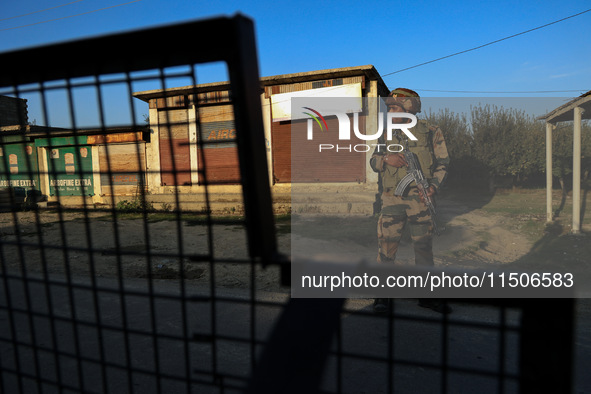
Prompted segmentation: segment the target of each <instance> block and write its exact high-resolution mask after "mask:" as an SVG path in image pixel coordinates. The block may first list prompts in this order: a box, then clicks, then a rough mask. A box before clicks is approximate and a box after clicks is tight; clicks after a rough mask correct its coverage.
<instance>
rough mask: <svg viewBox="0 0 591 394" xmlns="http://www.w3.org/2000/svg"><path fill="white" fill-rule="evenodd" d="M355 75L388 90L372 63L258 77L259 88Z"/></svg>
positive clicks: (174, 91)
mask: <svg viewBox="0 0 591 394" xmlns="http://www.w3.org/2000/svg"><path fill="white" fill-rule="evenodd" d="M355 75H364V76H366V77H367V78H368V79H370V80H377V81H378V85H379V88H378V89H379V90H383V91H384V92H385V91H388V87H387V86H386V84H385V83H384V81H383V79H382V77H381V76H380V74H379V73H378V72H377V70H376V69H375V67H374V66H373V65H365V66H356V67H343V68H331V69H326V70H317V71H306V72H301V73H293V74H282V75H273V76H270V77H262V78H261V79H260V83H261V89H263V88H264V87H265V86H272V85H282V84H289V83H299V82H308V81H314V80H322V79H333V78H343V77H350V76H355ZM228 89H230V83H229V82H227V81H224V82H213V83H204V84H199V85H195V86H183V87H178V88H170V89H166V95H167V96H173V95H181V94H195V93H204V92H211V91H216V90H228ZM164 92H165V91H164V90H163V89H156V90H146V91H142V92H136V93H134V94H133V95H134V97H137V98H138V99H140V100H143V101H146V102H147V101H149V100H150V99H154V98H160V97H163V96H164Z"/></svg>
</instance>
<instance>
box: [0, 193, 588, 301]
mask: <svg viewBox="0 0 591 394" xmlns="http://www.w3.org/2000/svg"><path fill="white" fill-rule="evenodd" d="M485 203H486V201H484V202H482V201H480V202H475V203H474V204H472V205H470V203H469V202H468V203H467V202H466V201H458V200H457V199H455V198H443V199H442V200H441V201H440V202H439V206H438V212H439V217H438V223H439V226H440V228H441V230H442V231H441V235H440V236H439V237H435V239H434V256H435V263H436V265H438V266H442V267H446V266H459V267H481V268H482V267H492V266H499V265H511V264H522V265H524V264H525V265H527V264H531V263H532V261H533V262H535V263H536V264H537V263H538V262H539V261H541V260H543V259H544V258H548V259H551V261H550V260H548V261H547V263H548V264H552V265H554V266H560V265H568V264H569V262H572V261H574V262H578V263H579V265H580V263H581V262H586V260H587V256H588V254H587V253H586V252H587V251H586V249H585V248H584V247H582V245H583V244H588V242H585V241H584V240H585V239H586V238H585V237H583V238H572V239H571V238H568V239H569V241H568V242H567V244H565V243H564V242H560V243H558V242H557V240H558V239H559V236H558V234H554V235H553V236H551V237H550V238H548V234H547V233H546V232H544V223H545V217H544V216H543V215H527V214H523V215H521V214H520V215H515V214H503V213H494V212H492V213H491V212H490V211H487V210H485V209H483V206H484V205H485ZM179 218H180V220H178V219H179ZM115 219H116V220H115ZM226 219H227V218H226ZM376 223H377V217H375V216H371V215H340V216H330V217H327V216H324V215H322V214H317V213H315V214H299V215H292V216H291V217H290V218H287V219H286V218H280V219H278V221H277V237H278V244H279V250H280V251H281V252H282V253H284V254H286V255H292V254H293V255H299V254H302V253H304V254H305V255H306V256H307V257H314V258H326V257H328V258H336V259H338V258H339V257H342V256H347V257H348V258H351V257H352V256H358V257H360V258H362V259H365V260H367V261H372V260H375V256H376V242H377V241H376ZM532 228H533V231H529V232H528V231H524V230H527V229H530V230H531V229H532ZM0 239H1V240H2V250H1V251H0V252H1V253H2V255H1V257H2V260H3V261H4V265H3V266H4V269H6V270H8V271H20V270H21V269H22V268H23V267H25V268H26V270H27V272H31V273H43V272H45V271H44V270H45V268H47V272H48V273H52V274H66V273H68V272H69V273H70V274H73V275H83V276H86V275H88V274H89V273H91V272H93V273H94V274H95V275H96V276H97V277H117V276H119V275H120V274H122V276H124V277H135V278H145V277H152V278H158V279H167V278H178V277H179V272H180V270H181V266H182V269H183V271H184V277H185V279H187V280H196V281H200V280H201V281H204V282H207V281H210V280H211V271H210V265H209V263H207V262H206V261H208V260H211V257H213V259H214V260H216V261H217V262H218V263H219V264H217V265H216V268H215V270H214V274H215V276H214V278H215V284H216V285H218V286H222V287H248V286H249V284H250V283H251V282H250V281H251V275H252V271H251V268H250V264H244V263H245V262H246V263H248V262H249V259H248V252H247V241H246V234H245V230H244V227H243V226H242V225H241V223H240V218H235V219H234V220H233V221H230V222H227V221H226V222H223V221H222V223H221V224H216V225H214V226H213V227H212V228H211V231H209V230H208V227H207V225H206V223H205V222H204V221H203V218H196V217H194V216H191V215H186V214H182V215H179V216H177V215H175V214H171V213H167V214H158V213H155V214H150V215H149V216H148V220H144V218H143V216H142V215H139V214H136V215H130V214H120V213H118V214H117V217H116V218H115V217H114V216H113V213H112V212H109V211H89V212H86V213H85V212H79V211H64V212H57V211H41V210H40V211H27V212H4V213H0ZM577 244H580V245H577ZM579 246H581V247H579ZM546 247H552V250H551V251H550V252H551V253H548V250H546V249H545V248H546ZM563 249H564V250H563ZM179 256H180V257H179ZM19 261H24V262H25V264H24V266H23V265H20V264H19ZM397 261H398V263H400V264H413V262H414V253H413V250H412V247H411V244H410V239H409V237H408V236H407V237H405V239H403V242H402V245H401V248H400V250H399V252H398V256H397ZM0 268H2V267H0ZM255 274H256V275H255V276H256V280H257V286H258V288H259V289H268V290H278V289H280V286H279V285H278V282H279V279H278V269H276V268H271V269H265V270H261V269H258V268H257V271H256V273H255Z"/></svg>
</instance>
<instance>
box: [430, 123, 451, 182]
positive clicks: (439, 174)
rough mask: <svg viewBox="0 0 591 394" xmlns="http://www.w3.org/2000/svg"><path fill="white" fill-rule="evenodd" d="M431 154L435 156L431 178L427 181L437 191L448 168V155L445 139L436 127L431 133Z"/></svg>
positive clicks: (443, 180)
mask: <svg viewBox="0 0 591 394" xmlns="http://www.w3.org/2000/svg"><path fill="white" fill-rule="evenodd" d="M433 153H434V154H435V165H434V170H433V178H431V179H429V183H430V184H432V185H433V186H435V188H436V189H439V188H440V187H441V185H443V183H444V182H445V178H446V177H447V167H448V166H449V154H448V152H447V146H446V145H445V138H444V137H443V132H442V131H441V129H440V128H439V127H436V128H435V130H434V132H433Z"/></svg>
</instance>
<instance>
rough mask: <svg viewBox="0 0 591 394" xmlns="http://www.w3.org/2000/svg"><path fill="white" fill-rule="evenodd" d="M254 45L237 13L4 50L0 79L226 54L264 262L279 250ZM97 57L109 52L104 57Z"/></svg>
mask: <svg viewBox="0 0 591 394" xmlns="http://www.w3.org/2000/svg"><path fill="white" fill-rule="evenodd" d="M212 31H215V32H216V38H215V39H208V40H200V41H199V49H198V50H192V51H191V50H187V47H186V42H185V41H184V40H167V51H166V54H161V56H154V55H153V54H152V50H151V49H152V46H151V45H152V44H151V43H153V42H159V41H160V40H162V38H163V37H208V36H210V34H211V32H212ZM128 48H134V53H133V56H129V50H128ZM72 53H75V54H76V64H75V67H73V65H72V62H71V57H70V56H71V54H72ZM256 53H257V52H256V44H255V33H254V23H253V22H252V20H250V19H249V18H246V17H244V16H242V15H240V14H237V15H236V16H234V17H231V18H215V19H209V20H201V21H197V22H188V23H184V24H178V25H174V26H164V27H159V28H152V29H145V30H139V31H134V32H129V33H122V34H115V35H108V36H104V37H99V38H89V39H84V40H76V41H72V42H68V43H64V44H53V45H47V46H42V47H37V48H32V49H23V50H17V51H13V52H6V53H2V54H0V64H2V65H3V66H2V68H3V72H2V73H1V75H0V87H11V86H12V87H15V86H18V85H27V84H33V83H38V82H40V81H41V82H45V81H55V80H63V79H65V80H71V79H73V78H81V77H88V76H97V75H104V74H122V73H130V72H135V71H145V70H153V69H158V70H162V69H164V68H167V67H174V66H183V65H187V64H190V65H194V64H199V63H209V62H215V61H224V62H226V63H227V65H228V71H229V76H230V83H231V86H232V92H233V97H232V101H233V106H234V113H235V122H236V127H237V128H238V129H239V130H244V131H245V132H243V133H237V138H236V142H237V144H238V152H239V158H240V171H241V177H242V186H243V189H242V190H243V198H244V206H245V214H246V224H247V233H248V239H249V248H250V254H251V256H252V257H253V258H260V259H261V260H262V261H263V264H265V265H266V264H269V263H273V262H275V261H276V259H277V258H278V257H277V244H276V240H275V226H274V218H273V210H272V200H271V192H270V188H269V182H268V178H267V175H266V174H267V161H266V160H265V157H266V152H265V140H264V135H263V123H262V121H263V118H262V110H261V107H260V103H259V101H260V98H259V95H260V91H261V88H260V86H259V71H258V61H257V58H256ZM33 59H43V62H44V64H43V67H38V63H37V62H35V61H33ZM96 59H108V60H107V61H105V62H98V61H97V60H96ZM161 76H162V77H163V78H165V77H167V76H165V75H161ZM43 89H44V87H42V90H43ZM103 125H104V123H103Z"/></svg>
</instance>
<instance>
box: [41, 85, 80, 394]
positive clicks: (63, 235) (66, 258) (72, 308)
mask: <svg viewBox="0 0 591 394" xmlns="http://www.w3.org/2000/svg"><path fill="white" fill-rule="evenodd" d="M40 94H41V110H42V116H43V122H44V124H45V125H47V126H48V127H49V126H50V125H51V122H50V119H49V112H48V108H47V98H46V87H45V84H44V82H42V81H41V87H40ZM45 134H46V135H45V137H46V138H47V140H48V147H47V149H48V150H49V151H50V152H51V149H52V147H53V145H52V144H53V142H52V140H51V134H50V133H49V130H48V129H46V130H45ZM45 154H47V153H45ZM47 172H48V177H49V176H50V175H52V176H53V177H54V178H55V179H57V174H58V172H57V169H56V168H55V165H52V164H50V163H48V168H47ZM55 193H56V199H57V201H58V203H59V202H60V190H59V188H55ZM57 214H58V218H59V222H58V227H59V233H60V238H61V245H60V248H61V250H62V253H63V259H64V272H65V276H66V285H67V286H66V288H67V291H68V301H69V308H70V317H71V323H72V334H73V342H74V353H75V357H76V372H77V377H78V387H79V388H80V389H81V390H82V391H84V390H85V381H84V369H83V368H82V354H81V350H80V334H79V332H78V327H79V325H78V317H77V316H78V314H77V312H76V304H75V302H74V286H73V281H72V272H71V270H70V260H69V258H70V255H69V251H68V245H67V237H66V229H65V220H64V214H63V208H62V206H61V204H58V206H57Z"/></svg>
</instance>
